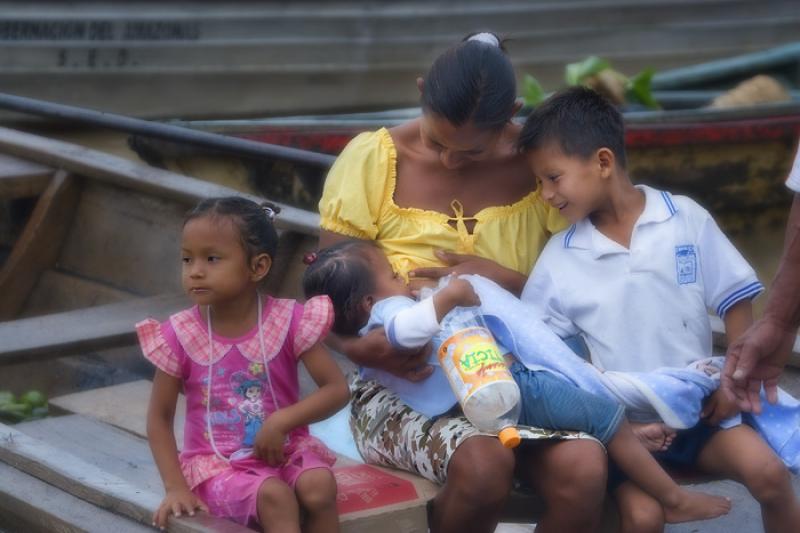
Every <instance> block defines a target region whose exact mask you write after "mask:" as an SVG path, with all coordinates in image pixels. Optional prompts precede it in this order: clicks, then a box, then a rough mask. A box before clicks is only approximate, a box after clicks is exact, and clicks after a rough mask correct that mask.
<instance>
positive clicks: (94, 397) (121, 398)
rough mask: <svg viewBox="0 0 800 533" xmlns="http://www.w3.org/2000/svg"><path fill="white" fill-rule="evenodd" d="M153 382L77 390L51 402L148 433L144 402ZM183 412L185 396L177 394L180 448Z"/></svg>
mask: <svg viewBox="0 0 800 533" xmlns="http://www.w3.org/2000/svg"><path fill="white" fill-rule="evenodd" d="M152 386H153V384H152V383H151V382H150V381H147V380H146V379H142V380H138V381H132V382H130V383H124V384H122V385H115V386H113V387H104V388H101V389H93V390H89V391H83V392H76V393H73V394H68V395H66V396H59V397H58V398H52V399H51V400H50V405H51V406H53V407H55V408H57V409H60V410H63V411H66V412H68V413H77V414H80V415H84V416H88V417H91V418H94V419H96V420H100V421H102V422H104V423H106V424H111V425H112V426H115V427H117V428H120V429H122V430H125V431H128V432H130V433H132V434H134V435H138V436H139V437H143V438H146V437H147V427H146V426H147V404H148V401H149V398H150V390H151V389H152ZM185 413H186V398H185V397H184V396H183V394H180V395H179V396H178V405H177V406H176V408H175V426H174V430H175V440H176V441H177V443H178V448H179V449H180V448H183V426H184V421H185V417H184V414H185Z"/></svg>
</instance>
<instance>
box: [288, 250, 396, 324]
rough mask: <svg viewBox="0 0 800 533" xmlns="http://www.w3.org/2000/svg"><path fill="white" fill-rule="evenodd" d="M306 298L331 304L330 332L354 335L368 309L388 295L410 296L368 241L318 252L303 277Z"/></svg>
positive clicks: (363, 322)
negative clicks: (318, 298)
mask: <svg viewBox="0 0 800 533" xmlns="http://www.w3.org/2000/svg"><path fill="white" fill-rule="evenodd" d="M303 291H304V292H305V295H306V297H307V298H310V297H312V296H317V295H320V294H324V295H326V296H328V297H329V298H330V299H331V301H332V302H333V308H334V310H335V311H336V318H335V319H334V322H333V328H332V330H333V332H334V333H338V334H340V335H355V334H357V333H358V330H360V329H361V328H362V327H363V326H364V325H365V324H366V323H367V321H368V320H369V313H370V310H371V309H372V306H373V305H374V304H375V303H376V302H378V301H380V300H383V299H384V298H388V297H390V296H410V295H411V292H410V290H409V288H408V287H407V286H406V283H405V281H404V280H403V279H402V278H400V277H399V276H398V275H397V274H395V273H394V271H393V270H392V266H391V265H390V264H389V261H388V260H387V259H386V256H385V255H384V254H383V252H382V251H381V249H380V248H379V247H378V246H377V245H376V244H375V243H374V242H372V241H363V240H347V241H342V242H340V243H337V244H335V245H333V246H331V247H329V248H325V249H323V250H320V251H319V252H318V253H317V254H316V255H315V256H314V258H313V260H311V261H310V262H309V265H308V269H307V270H306V272H305V275H304V276H303Z"/></svg>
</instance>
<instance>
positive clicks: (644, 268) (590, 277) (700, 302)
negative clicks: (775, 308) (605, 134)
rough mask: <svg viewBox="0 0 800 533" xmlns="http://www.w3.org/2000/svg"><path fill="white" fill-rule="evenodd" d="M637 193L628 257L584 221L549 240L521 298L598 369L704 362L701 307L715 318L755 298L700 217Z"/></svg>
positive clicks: (706, 337) (655, 194)
mask: <svg viewBox="0 0 800 533" xmlns="http://www.w3.org/2000/svg"><path fill="white" fill-rule="evenodd" d="M637 188H638V189H640V190H642V191H644V193H645V208H644V212H643V213H642V214H641V216H640V217H639V220H638V221H637V222H636V225H635V226H634V229H633V235H632V238H631V243H630V249H627V248H625V247H623V246H622V245H620V244H618V243H617V242H614V241H613V240H611V239H609V238H608V237H606V236H605V235H603V234H602V233H600V232H599V231H597V229H595V227H594V225H593V224H592V223H591V222H590V221H589V220H588V219H584V220H582V221H580V222H578V223H577V224H575V225H573V226H572V227H570V228H569V229H567V230H565V231H563V232H561V233H558V234H557V235H555V236H553V238H552V239H550V241H549V242H548V243H547V245H546V246H545V249H544V251H543V252H542V255H541V256H540V257H539V260H538V261H537V263H536V266H535V267H534V269H533V272H532V274H531V276H530V278H529V279H528V283H527V284H526V285H525V289H524V291H523V293H522V300H523V301H528V302H532V303H536V304H537V305H538V306H539V307H540V308H541V309H542V312H543V318H544V319H545V321H546V322H547V323H548V324H549V325H550V326H551V327H552V328H553V329H554V330H555V331H556V333H558V334H559V335H560V336H562V337H567V336H571V335H575V334H581V335H582V336H583V337H584V340H585V341H586V344H587V346H588V347H589V350H590V351H591V359H592V363H594V364H595V365H596V366H597V367H599V368H601V369H604V370H623V371H650V370H654V369H656V368H658V367H661V366H684V365H687V364H689V363H691V362H692V361H695V360H697V359H700V358H703V357H708V356H710V355H711V325H710V323H709V318H708V309H709V308H710V309H713V310H714V311H716V313H717V314H718V315H719V316H721V317H724V315H725V312H726V311H727V310H728V309H730V308H731V306H733V305H734V304H735V303H737V302H739V301H740V300H743V299H745V298H754V297H755V296H757V295H758V294H759V293H761V292H762V291H763V290H764V286H763V285H762V284H761V283H760V282H759V281H758V279H757V278H756V274H755V272H754V271H753V269H752V268H751V267H750V265H748V264H747V261H745V260H744V258H743V257H742V255H741V254H740V253H739V252H738V251H737V250H736V248H734V246H733V245H732V244H731V243H730V241H729V240H728V239H727V237H725V235H724V234H723V233H722V231H721V230H720V229H719V227H718V226H717V224H716V222H714V219H713V218H711V215H709V213H708V212H707V211H706V210H705V209H703V208H702V207H700V206H699V205H698V204H697V203H695V202H694V201H693V200H691V199H689V198H687V197H684V196H672V195H671V194H669V193H667V192H662V191H658V190H656V189H653V188H650V187H646V186H637Z"/></svg>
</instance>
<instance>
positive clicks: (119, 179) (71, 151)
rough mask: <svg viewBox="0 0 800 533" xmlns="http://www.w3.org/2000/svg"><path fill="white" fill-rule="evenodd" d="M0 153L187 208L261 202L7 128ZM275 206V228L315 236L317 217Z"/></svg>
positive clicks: (2, 131)
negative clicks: (230, 199)
mask: <svg viewBox="0 0 800 533" xmlns="http://www.w3.org/2000/svg"><path fill="white" fill-rule="evenodd" d="M0 151H2V152H3V153H6V154H10V155H13V156H16V157H21V158H25V159H30V160H34V161H37V162H39V163H42V164H45V165H52V166H54V167H58V168H63V169H65V170H67V171H69V172H71V173H74V174H78V175H82V176H87V177H90V178H92V179H95V180H98V181H102V182H105V183H110V184H113V185H117V186H120V187H124V188H127V189H131V190H134V191H139V192H144V193H147V194H149V195H153V196H155V197H159V198H166V199H172V200H175V201H177V202H180V203H183V204H186V205H187V206H191V205H193V204H195V203H197V202H198V201H200V200H202V199H204V198H209V197H213V196H229V195H232V194H236V195H240V196H245V197H248V198H250V199H251V200H254V201H256V202H261V201H262V199H261V198H258V197H256V196H252V195H247V194H244V193H240V192H237V191H234V190H232V189H229V188H227V187H224V186H221V185H217V184H214V183H209V182H206V181H201V180H197V179H194V178H191V177H188V176H183V175H180V174H176V173H173V172H168V171H165V170H159V169H155V168H152V167H148V166H146V165H142V164H140V163H135V162H132V161H129V160H127V159H123V158H121V157H118V156H114V155H111V154H107V153H104V152H99V151H97V150H92V149H90V148H85V147H82V146H77V145H74V144H70V143H65V142H62V141H56V140H52V139H46V138H44V137H39V136H37V135H31V134H28V133H23V132H20V131H16V130H12V129H8V128H0ZM276 203H278V202H276ZM279 205H280V207H281V214H280V215H279V216H278V217H277V218H276V220H275V225H276V226H277V227H279V228H283V229H289V230H293V231H297V232H300V233H305V234H311V235H315V234H317V233H318V232H319V215H317V214H315V213H311V212H309V211H304V210H302V209H297V208H295V207H291V206H287V205H283V204H279Z"/></svg>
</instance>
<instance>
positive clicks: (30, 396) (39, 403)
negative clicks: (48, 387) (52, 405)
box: [19, 390, 47, 407]
mask: <svg viewBox="0 0 800 533" xmlns="http://www.w3.org/2000/svg"><path fill="white" fill-rule="evenodd" d="M19 401H20V403H26V404H28V405H30V406H31V407H43V406H45V405H47V397H45V395H44V394H43V393H42V392H41V391H38V390H29V391H28V392H26V393H25V394H23V395H22V396H20V397H19Z"/></svg>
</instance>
